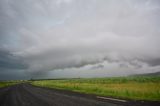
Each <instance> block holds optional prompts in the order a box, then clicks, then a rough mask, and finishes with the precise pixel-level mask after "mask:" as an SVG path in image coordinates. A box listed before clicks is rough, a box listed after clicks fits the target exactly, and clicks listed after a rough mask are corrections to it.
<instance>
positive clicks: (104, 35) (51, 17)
mask: <svg viewBox="0 0 160 106" xmlns="http://www.w3.org/2000/svg"><path fill="white" fill-rule="evenodd" d="M159 19H160V1H159V0H0V80H11V79H30V78H81V77H108V76H126V75H131V74H141V73H152V72H159V71H160V21H159Z"/></svg>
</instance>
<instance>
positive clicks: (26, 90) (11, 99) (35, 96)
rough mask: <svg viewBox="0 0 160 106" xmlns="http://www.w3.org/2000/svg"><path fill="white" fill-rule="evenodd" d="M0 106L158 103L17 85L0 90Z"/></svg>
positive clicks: (145, 105) (150, 105)
mask: <svg viewBox="0 0 160 106" xmlns="http://www.w3.org/2000/svg"><path fill="white" fill-rule="evenodd" d="M0 106H158V103H139V102H126V103H124V102H120V101H112V100H104V99H98V98H96V97H95V96H92V95H86V94H80V93H74V92H69V91H63V90H56V89H47V88H41V87H35V86H32V85H30V84H18V85H14V86H11V87H6V88H0Z"/></svg>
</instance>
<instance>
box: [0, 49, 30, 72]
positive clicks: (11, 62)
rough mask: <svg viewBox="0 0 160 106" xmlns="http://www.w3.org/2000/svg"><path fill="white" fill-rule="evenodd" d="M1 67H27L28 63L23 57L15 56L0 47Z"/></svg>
mask: <svg viewBox="0 0 160 106" xmlns="http://www.w3.org/2000/svg"><path fill="white" fill-rule="evenodd" d="M0 68H1V70H2V71H3V69H26V68H27V65H26V64H24V63H23V60H21V58H19V57H17V56H14V55H13V54H11V53H10V52H9V51H6V50H3V49H0Z"/></svg>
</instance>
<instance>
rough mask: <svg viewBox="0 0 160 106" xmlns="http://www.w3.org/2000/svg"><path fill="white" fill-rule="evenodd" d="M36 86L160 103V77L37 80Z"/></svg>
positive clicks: (34, 83) (33, 82) (34, 82)
mask: <svg viewBox="0 0 160 106" xmlns="http://www.w3.org/2000/svg"><path fill="white" fill-rule="evenodd" d="M31 83H32V84H33V85H35V86H41V87H48V88H56V89H65V90H71V91H75V92H81V93H86V94H95V95H99V96H107V97H114V98H121V99H132V100H149V101H160V77H151V76H150V77H148V76H140V77H113V78H80V79H59V80H39V81H38V80H37V81H32V82H31Z"/></svg>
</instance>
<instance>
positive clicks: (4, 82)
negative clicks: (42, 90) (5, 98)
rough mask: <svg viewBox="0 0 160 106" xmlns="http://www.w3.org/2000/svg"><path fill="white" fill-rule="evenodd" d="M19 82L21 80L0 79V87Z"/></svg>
mask: <svg viewBox="0 0 160 106" xmlns="http://www.w3.org/2000/svg"><path fill="white" fill-rule="evenodd" d="M20 82H21V81H0V88H2V87H7V86H11V85H15V84H18V83H20Z"/></svg>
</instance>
